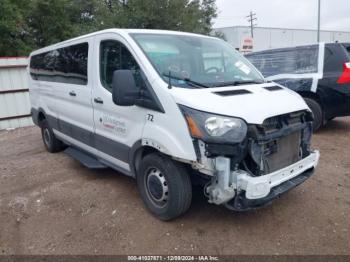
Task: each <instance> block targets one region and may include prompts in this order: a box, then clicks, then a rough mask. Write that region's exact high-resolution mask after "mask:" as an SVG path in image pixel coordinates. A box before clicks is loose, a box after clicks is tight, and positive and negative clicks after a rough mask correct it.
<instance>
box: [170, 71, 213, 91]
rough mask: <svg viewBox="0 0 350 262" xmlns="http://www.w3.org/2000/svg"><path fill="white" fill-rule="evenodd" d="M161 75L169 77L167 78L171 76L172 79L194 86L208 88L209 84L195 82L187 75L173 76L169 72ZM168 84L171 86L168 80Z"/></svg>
mask: <svg viewBox="0 0 350 262" xmlns="http://www.w3.org/2000/svg"><path fill="white" fill-rule="evenodd" d="M163 76H165V77H169V79H170V78H172V79H176V80H182V81H185V82H186V83H187V84H188V85H190V86H192V87H195V88H209V86H207V85H205V84H202V83H199V82H196V81H194V80H192V79H190V78H188V77H178V76H173V75H171V74H163ZM169 86H171V83H170V81H169Z"/></svg>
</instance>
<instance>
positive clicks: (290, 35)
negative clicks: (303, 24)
mask: <svg viewBox="0 0 350 262" xmlns="http://www.w3.org/2000/svg"><path fill="white" fill-rule="evenodd" d="M214 31H218V32H222V33H224V35H225V38H226V40H227V41H228V42H229V43H230V44H231V45H232V46H233V47H235V48H240V46H241V43H242V41H243V39H244V38H246V37H250V36H251V32H250V27H248V26H233V27H224V28H217V29H215V30H214ZM320 38H321V42H326V43H331V42H335V41H338V42H350V32H337V31H321V35H320ZM316 40H317V31H316V30H303V29H284V28H267V27H256V28H254V51H261V50H266V49H272V48H280V47H292V46H298V45H308V44H315V43H316Z"/></svg>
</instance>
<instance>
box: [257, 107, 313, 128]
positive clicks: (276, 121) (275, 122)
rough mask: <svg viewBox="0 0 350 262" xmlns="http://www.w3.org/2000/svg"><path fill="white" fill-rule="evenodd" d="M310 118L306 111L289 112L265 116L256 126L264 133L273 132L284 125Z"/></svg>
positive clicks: (303, 121) (306, 120)
mask: <svg viewBox="0 0 350 262" xmlns="http://www.w3.org/2000/svg"><path fill="white" fill-rule="evenodd" d="M311 120H312V116H311V113H309V112H307V111H297V112H293V113H289V114H284V115H279V116H274V117H270V118H267V119H266V120H265V121H264V122H263V124H262V125H259V126H258V128H259V129H260V131H262V132H264V133H269V132H274V131H276V130H279V129H281V128H283V127H284V126H293V125H299V124H301V123H305V122H308V121H311Z"/></svg>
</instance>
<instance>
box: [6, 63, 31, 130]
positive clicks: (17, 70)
mask: <svg viewBox="0 0 350 262" xmlns="http://www.w3.org/2000/svg"><path fill="white" fill-rule="evenodd" d="M27 64H28V59H27V58H26V57H6V58H0V130H1V129H8V128H17V127H23V126H29V125H33V122H32V119H31V117H30V100H29V92H28V85H27V79H26V78H27V74H26V66H27Z"/></svg>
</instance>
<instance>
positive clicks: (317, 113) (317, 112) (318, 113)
mask: <svg viewBox="0 0 350 262" xmlns="http://www.w3.org/2000/svg"><path fill="white" fill-rule="evenodd" d="M304 100H305V102H306V104H307V105H308V107H310V109H311V111H312V113H313V115H314V122H313V129H314V132H316V131H317V130H318V129H320V127H321V126H322V125H323V111H322V107H321V105H320V104H319V103H318V102H317V101H316V100H314V99H311V98H304Z"/></svg>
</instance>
